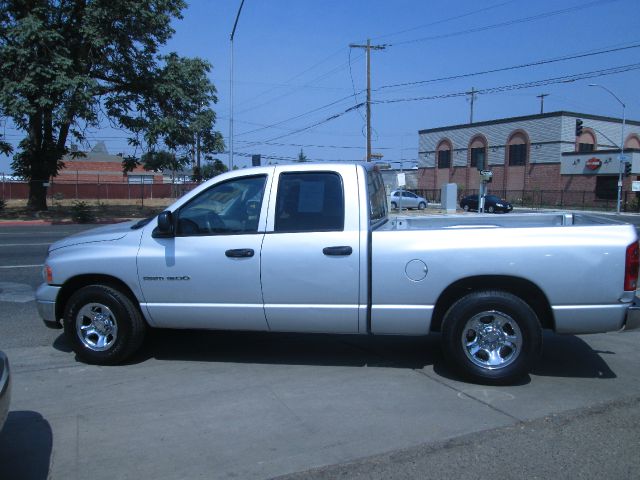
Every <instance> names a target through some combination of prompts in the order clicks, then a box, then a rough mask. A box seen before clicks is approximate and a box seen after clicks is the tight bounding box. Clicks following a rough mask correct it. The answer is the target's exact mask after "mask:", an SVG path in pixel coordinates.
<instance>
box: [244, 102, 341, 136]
mask: <svg viewBox="0 0 640 480" xmlns="http://www.w3.org/2000/svg"><path fill="white" fill-rule="evenodd" d="M351 97H352V95H351V94H349V95H347V96H346V97H342V98H339V99H338V100H334V101H333V102H330V103H327V104H326V105H322V106H321V107H317V108H314V109H313V110H309V111H307V112H304V113H301V114H300V115H296V116H295V117H290V118H287V119H285V120H281V121H279V122H276V123H272V124H270V125H264V126H262V127H260V128H256V129H254V130H248V131H246V132H242V133H238V134H237V135H236V137H239V136H241V135H248V134H250V133H255V132H259V131H262V130H266V129H269V128H274V127H277V126H279V125H282V124H283V123H288V122H290V121H292V120H297V119H298V118H301V117H305V116H307V115H310V114H312V113H315V112H318V111H320V110H324V109H325V108H328V107H331V106H333V105H335V104H337V103H340V102H344V101H345V100H348V99H350V98H351Z"/></svg>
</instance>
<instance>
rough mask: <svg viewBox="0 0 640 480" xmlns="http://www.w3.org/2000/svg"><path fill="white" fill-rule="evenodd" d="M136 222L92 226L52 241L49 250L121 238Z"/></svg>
mask: <svg viewBox="0 0 640 480" xmlns="http://www.w3.org/2000/svg"><path fill="white" fill-rule="evenodd" d="M136 223H137V222H136V221H130V222H123V223H116V224H113V225H105V226H103V227H98V228H92V229H91V230H86V231H84V232H80V233H76V234H74V235H71V236H69V237H65V238H63V239H62V240H58V241H57V242H55V243H52V244H51V245H50V246H49V252H52V251H54V250H57V249H59V248H64V247H70V246H72V245H79V244H81V243H94V242H109V241H113V240H120V239H121V238H123V237H125V236H126V235H127V234H128V233H130V232H131V231H132V230H131V227H132V226H133V225H135V224H136Z"/></svg>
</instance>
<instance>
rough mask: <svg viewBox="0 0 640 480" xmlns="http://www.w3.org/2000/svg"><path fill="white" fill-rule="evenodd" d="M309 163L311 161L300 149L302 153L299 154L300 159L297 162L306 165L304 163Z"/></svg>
mask: <svg viewBox="0 0 640 480" xmlns="http://www.w3.org/2000/svg"><path fill="white" fill-rule="evenodd" d="M308 161H309V160H308V159H307V156H306V155H305V154H304V152H303V151H302V149H300V153H299V154H298V158H297V160H296V162H300V163H304V162H308Z"/></svg>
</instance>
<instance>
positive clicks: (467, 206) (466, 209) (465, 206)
mask: <svg viewBox="0 0 640 480" xmlns="http://www.w3.org/2000/svg"><path fill="white" fill-rule="evenodd" d="M462 209H463V210H464V211H465V212H468V211H469V205H467V204H466V203H465V204H464V205H463V206H462Z"/></svg>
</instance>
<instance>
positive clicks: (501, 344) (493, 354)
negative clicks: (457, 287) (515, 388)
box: [442, 290, 542, 385]
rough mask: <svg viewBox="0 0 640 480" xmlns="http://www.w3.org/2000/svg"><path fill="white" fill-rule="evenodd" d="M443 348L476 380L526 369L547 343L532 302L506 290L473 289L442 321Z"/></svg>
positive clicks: (511, 376)
mask: <svg viewBox="0 0 640 480" xmlns="http://www.w3.org/2000/svg"><path fill="white" fill-rule="evenodd" d="M442 341H443V347H444V353H445V356H446V357H447V359H448V360H449V362H450V363H451V364H452V365H454V366H455V367H456V368H457V369H458V370H459V371H460V372H461V373H462V374H463V375H465V376H467V377H468V378H470V379H471V380H473V381H476V382H479V383H486V384H494V385H498V384H508V383H513V382H514V381H516V380H518V379H520V378H521V377H523V376H524V375H526V374H527V373H528V372H529V370H530V369H531V366H532V365H533V362H534V361H535V359H536V357H537V355H538V354H539V352H540V350H541V348H542V328H541V327H540V322H539V321H538V318H537V316H536V314H535V312H534V311H533V310H532V309H531V307H530V306H529V305H528V304H527V303H526V302H525V301H523V300H522V299H520V298H519V297H517V296H515V295H513V294H511V293H508V292H505V291H501V290H484V291H477V292H473V293H470V294H468V295H466V296H464V297H462V298H461V299H460V300H458V301H457V302H455V303H454V304H453V305H452V306H451V307H450V308H449V310H448V311H447V313H446V314H445V317H444V319H443V324H442Z"/></svg>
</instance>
